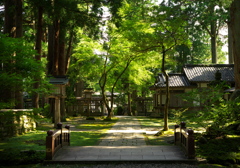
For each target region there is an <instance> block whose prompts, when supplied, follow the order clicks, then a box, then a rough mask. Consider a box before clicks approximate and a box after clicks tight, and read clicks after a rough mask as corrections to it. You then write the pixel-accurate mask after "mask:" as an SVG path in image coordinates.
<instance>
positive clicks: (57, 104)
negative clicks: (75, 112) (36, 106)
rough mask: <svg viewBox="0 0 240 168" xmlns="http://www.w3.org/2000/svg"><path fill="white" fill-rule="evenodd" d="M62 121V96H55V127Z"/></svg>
mask: <svg viewBox="0 0 240 168" xmlns="http://www.w3.org/2000/svg"><path fill="white" fill-rule="evenodd" d="M58 123H60V98H59V97H58V96H56V97H55V111H54V127H55V128H57V124H58Z"/></svg>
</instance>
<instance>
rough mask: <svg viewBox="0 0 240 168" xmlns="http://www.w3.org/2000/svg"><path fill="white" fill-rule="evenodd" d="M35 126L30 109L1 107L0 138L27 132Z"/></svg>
mask: <svg viewBox="0 0 240 168" xmlns="http://www.w3.org/2000/svg"><path fill="white" fill-rule="evenodd" d="M35 128H36V122H35V121H34V114H33V111H32V109H1V110H0V138H1V139H3V138H6V137H11V136H16V135H21V134H23V133H27V132H29V131H31V130H34V129H35Z"/></svg>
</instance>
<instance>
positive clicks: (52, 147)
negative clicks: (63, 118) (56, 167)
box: [46, 123, 70, 160]
mask: <svg viewBox="0 0 240 168" xmlns="http://www.w3.org/2000/svg"><path fill="white" fill-rule="evenodd" d="M57 127H58V129H57V130H55V131H52V130H49V131H48V132H47V134H48V135H47V137H46V160H52V159H53V157H54V154H55V153H56V152H57V151H58V150H59V149H61V148H62V147H63V146H69V145H70V126H68V125H66V126H65V128H62V124H61V123H58V124H57Z"/></svg>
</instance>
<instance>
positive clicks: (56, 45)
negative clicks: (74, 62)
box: [53, 19, 60, 76]
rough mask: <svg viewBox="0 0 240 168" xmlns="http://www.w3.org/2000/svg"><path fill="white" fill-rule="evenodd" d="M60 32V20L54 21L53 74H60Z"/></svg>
mask: <svg viewBox="0 0 240 168" xmlns="http://www.w3.org/2000/svg"><path fill="white" fill-rule="evenodd" d="M59 32H60V20H59V19H56V20H55V21H54V51H53V52H54V58H53V75H54V76H57V75H59V72H58V68H59V67H58V62H59Z"/></svg>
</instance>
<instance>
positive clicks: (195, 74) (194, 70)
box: [183, 64, 234, 82]
mask: <svg viewBox="0 0 240 168" xmlns="http://www.w3.org/2000/svg"><path fill="white" fill-rule="evenodd" d="M183 71H184V73H185V74H186V76H187V78H188V80H189V81H190V82H211V81H214V80H215V73H216V72H217V71H219V72H220V73H221V75H222V79H221V80H223V81H228V82H234V65H233V64H216V65H186V66H185V67H184V68H183Z"/></svg>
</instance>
